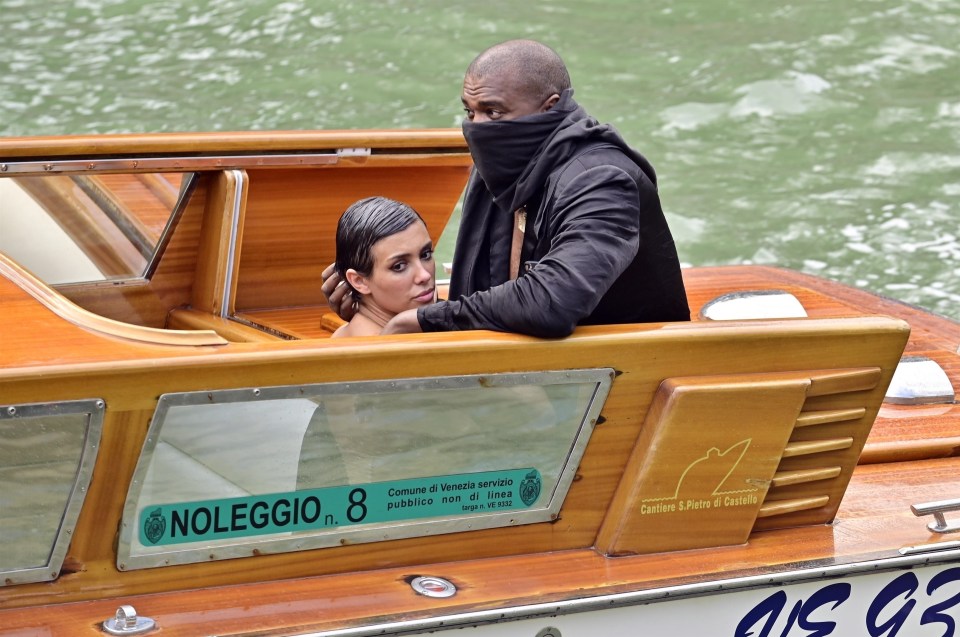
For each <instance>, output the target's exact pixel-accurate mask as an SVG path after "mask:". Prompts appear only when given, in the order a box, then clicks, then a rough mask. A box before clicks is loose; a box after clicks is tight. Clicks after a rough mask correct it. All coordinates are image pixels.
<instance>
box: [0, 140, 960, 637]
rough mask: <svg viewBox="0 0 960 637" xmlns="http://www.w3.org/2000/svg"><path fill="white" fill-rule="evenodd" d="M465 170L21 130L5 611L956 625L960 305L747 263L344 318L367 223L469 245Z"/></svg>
mask: <svg viewBox="0 0 960 637" xmlns="http://www.w3.org/2000/svg"><path fill="white" fill-rule="evenodd" d="M469 166H470V158H469V154H468V153H467V150H466V148H465V145H464V142H463V139H462V137H461V136H460V134H459V131H447V130H426V131H352V132H351V131H346V132H315V133H306V132H304V133H240V134H175V135H131V136H122V135H120V136H96V137H62V138H29V139H3V140H0V230H2V231H0V307H2V312H0V349H2V356H0V404H2V407H0V485H2V494H0V575H2V577H0V584H2V586H0V635H17V636H18V637H20V636H23V635H46V636H61V635H63V636H66V635H69V636H71V637H73V636H78V635H101V634H105V633H109V634H154V633H156V634H158V635H188V636H194V635H341V636H343V635H353V636H360V635H394V634H426V633H432V632H434V631H439V632H440V633H441V634H444V633H443V631H446V630H454V629H457V628H465V627H472V628H471V631H472V632H470V633H469V634H471V635H472V634H477V635H482V636H496V635H524V636H530V637H533V636H534V635H536V636H539V637H548V636H552V637H560V636H561V635H563V637H571V636H584V635H596V634H615V633H618V632H623V633H624V634H665V633H666V631H667V630H671V631H672V634H712V635H731V636H734V635H737V636H739V635H748V634H749V635H763V636H767V635H782V636H788V635H790V636H793V635H812V634H816V635H852V634H869V635H871V636H873V635H891V636H892V635H896V634H901V635H919V636H924V635H953V634H955V632H956V625H957V621H958V619H960V615H958V613H960V595H958V592H960V541H958V540H957V539H955V538H960V536H951V535H949V533H950V532H951V531H954V530H957V528H958V527H960V525H958V523H957V522H956V521H955V520H952V519H951V518H950V515H951V514H950V511H952V510H954V509H956V508H957V507H958V506H960V500H958V498H960V458H958V457H957V456H958V450H960V406H958V404H957V402H956V393H955V391H956V388H957V387H958V386H960V352H958V349H960V325H958V324H957V323H956V322H953V321H951V320H948V319H945V318H942V317H937V316H934V315H932V314H929V313H926V312H923V311H921V310H919V309H917V308H914V307H910V306H907V305H904V304H901V303H898V302H895V301H892V300H889V299H885V298H882V297H878V296H874V295H872V294H869V293H867V292H864V291H862V290H857V289H853V288H849V287H845V286H842V285H840V284H837V283H832V282H829V281H824V280H819V279H816V278H814V277H811V276H807V275H803V274H800V273H796V272H791V271H787V270H782V269H776V268H770V267H754V266H743V267H740V266H738V267H717V268H691V269H688V270H686V271H685V273H684V275H685V281H686V285H687V289H688V292H689V297H690V301H691V307H692V310H693V312H694V318H695V319H696V320H694V321H692V322H690V323H677V324H650V325H612V326H595V327H583V328H579V329H577V330H576V332H575V333H574V334H573V335H572V336H570V337H569V338H565V339H559V340H540V339H535V338H529V337H525V336H519V335H513V334H500V333H492V332H482V331H481V332H463V333H449V334H421V335H407V336H394V337H377V338H360V339H337V340H330V339H328V338H327V337H328V336H329V334H330V333H331V331H332V329H334V328H335V326H336V321H337V319H336V318H335V317H334V316H332V315H331V314H330V312H329V311H328V308H327V307H326V306H325V304H324V301H323V297H322V294H321V292H320V287H319V283H320V272H321V270H322V269H323V267H324V266H325V265H326V264H328V263H330V262H331V261H332V258H333V251H334V242H333V229H334V227H335V224H336V221H337V219H338V217H339V214H340V212H341V211H342V210H343V209H344V208H345V207H346V206H347V205H348V204H349V203H351V202H353V201H355V200H357V199H359V198H361V197H364V196H369V195H374V194H382V195H386V196H389V197H394V198H397V199H401V200H403V201H406V202H408V203H410V204H411V205H413V206H414V207H415V208H416V209H417V210H418V211H420V212H421V214H422V215H423V216H424V217H425V219H426V220H427V223H428V226H429V228H430V231H431V234H432V236H434V237H438V236H439V234H440V232H441V231H442V229H443V227H444V226H445V224H446V223H447V221H448V218H449V217H450V214H451V211H452V210H453V209H454V207H455V204H456V202H457V199H458V197H459V195H460V192H461V190H462V188H463V185H464V182H465V180H466V177H467V173H468V170H469ZM43 247H51V248H52V254H46V255H44V254H40V255H37V254H35V252H36V249H37V248H43ZM784 300H786V301H787V304H782V303H780V301H784ZM744 304H745V305H747V306H748V309H747V311H746V312H744V311H743V310H742V309H740V306H742V305H744ZM731 307H733V309H732V310H731V309H730V308H731ZM785 308H786V309H785ZM892 381H893V382H892ZM864 630H866V632H864ZM454 634H457V633H454Z"/></svg>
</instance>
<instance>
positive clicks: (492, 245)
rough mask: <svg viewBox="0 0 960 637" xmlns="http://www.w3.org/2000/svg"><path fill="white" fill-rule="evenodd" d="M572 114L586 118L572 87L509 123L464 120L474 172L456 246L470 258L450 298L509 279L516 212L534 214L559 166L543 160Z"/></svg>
mask: <svg viewBox="0 0 960 637" xmlns="http://www.w3.org/2000/svg"><path fill="white" fill-rule="evenodd" d="M571 115H576V116H578V117H576V119H580V118H586V117H588V116H587V114H586V112H584V111H583V109H582V108H580V106H578V105H577V103H576V102H575V101H574V100H573V90H572V89H568V90H566V91H564V92H563V95H562V96H561V98H560V100H559V101H558V102H557V103H556V104H555V105H554V106H553V108H551V109H550V110H548V111H545V112H543V113H536V114H534V115H527V116H525V117H518V118H517V119H512V120H507V121H493V122H483V123H479V124H474V123H473V122H470V121H464V122H463V136H464V137H465V138H466V140H467V145H468V146H469V147H470V155H471V156H472V157H473V164H474V173H473V174H472V175H471V179H470V182H469V183H468V184H467V192H466V195H465V198H464V204H463V217H462V218H461V222H460V233H459V235H458V236H457V245H456V249H455V253H456V254H457V255H458V256H460V255H464V256H465V257H466V258H464V259H462V260H461V259H457V261H458V267H455V268H454V272H453V276H452V279H451V282H450V284H451V286H450V298H452V299H456V298H458V297H459V296H460V295H464V294H470V293H472V292H475V291H477V290H486V289H488V288H490V287H491V286H494V285H499V284H500V283H503V282H504V281H507V280H508V279H509V278H510V245H511V238H512V236H513V223H514V215H513V213H514V211H515V210H516V209H517V208H520V207H521V206H524V205H528V207H529V208H530V212H531V213H533V212H536V206H537V205H538V204H539V197H540V195H541V193H540V190H541V189H542V187H543V184H544V182H545V181H546V178H547V175H549V173H550V170H552V169H553V168H554V167H555V163H554V162H544V161H540V159H541V157H542V156H543V154H544V150H545V149H546V148H547V147H548V146H549V145H550V143H551V139H552V138H553V137H554V136H555V135H556V133H557V132H558V130H560V129H561V128H562V126H561V125H562V124H563V123H564V122H565V121H566V120H567V119H568V118H569V117H570V116H571ZM474 266H475V267H474ZM458 270H461V271H460V272H458Z"/></svg>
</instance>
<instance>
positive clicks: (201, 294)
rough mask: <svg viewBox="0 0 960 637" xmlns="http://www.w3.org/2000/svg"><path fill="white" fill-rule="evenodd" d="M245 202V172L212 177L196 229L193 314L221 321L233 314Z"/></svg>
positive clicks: (231, 172)
mask: <svg viewBox="0 0 960 637" xmlns="http://www.w3.org/2000/svg"><path fill="white" fill-rule="evenodd" d="M238 190H239V192H238ZM246 201H247V178H246V172H245V171H242V170H228V171H224V172H222V173H219V174H217V175H216V177H215V178H214V179H213V182H212V184H211V188H210V193H209V195H208V196H207V202H206V207H205V208H204V213H203V223H202V225H201V227H200V241H199V248H198V251H197V269H196V275H195V276H194V284H193V295H192V301H191V305H192V307H193V308H194V309H196V310H200V311H202V312H209V313H210V314H213V315H216V316H221V317H223V316H229V315H231V314H233V299H234V296H235V294H236V290H237V270H238V267H239V262H240V247H241V243H242V242H241V238H242V237H243V218H244V211H245V208H246Z"/></svg>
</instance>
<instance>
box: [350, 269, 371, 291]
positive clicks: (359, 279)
mask: <svg viewBox="0 0 960 637" xmlns="http://www.w3.org/2000/svg"><path fill="white" fill-rule="evenodd" d="M346 275H347V283H349V284H350V287H352V288H353V289H354V290H356V291H357V292H359V293H360V294H370V286H369V285H367V277H365V276H363V275H362V274H360V273H359V272H357V271H356V270H354V269H353V268H350V269H349V270H347V272H346Z"/></svg>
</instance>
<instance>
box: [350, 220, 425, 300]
mask: <svg viewBox="0 0 960 637" xmlns="http://www.w3.org/2000/svg"><path fill="white" fill-rule="evenodd" d="M371 253H372V256H373V268H372V270H371V271H370V275H369V276H366V277H364V276H361V277H360V278H361V279H362V281H360V282H359V283H360V285H359V286H358V285H355V284H354V283H353V282H351V285H353V286H354V288H356V289H357V290H358V291H359V292H360V293H361V294H363V295H364V296H365V297H367V295H369V297H368V298H365V300H367V301H372V302H373V303H374V304H375V305H376V306H377V307H379V308H380V309H382V310H385V311H387V312H389V313H390V314H399V313H400V312H402V311H404V310H410V309H413V308H417V307H420V306H421V305H428V304H430V303H433V301H434V298H435V290H434V283H433V277H434V273H435V270H436V265H435V264H434V261H433V242H432V241H430V235H429V234H427V228H426V226H424V225H423V222H421V221H419V220H418V221H415V222H414V223H413V224H412V225H410V227H408V228H407V229H406V230H402V231H400V232H398V233H396V234H392V235H390V236H389V237H384V238H383V239H380V240H379V241H377V242H376V243H374V244H373V248H372V249H371Z"/></svg>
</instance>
